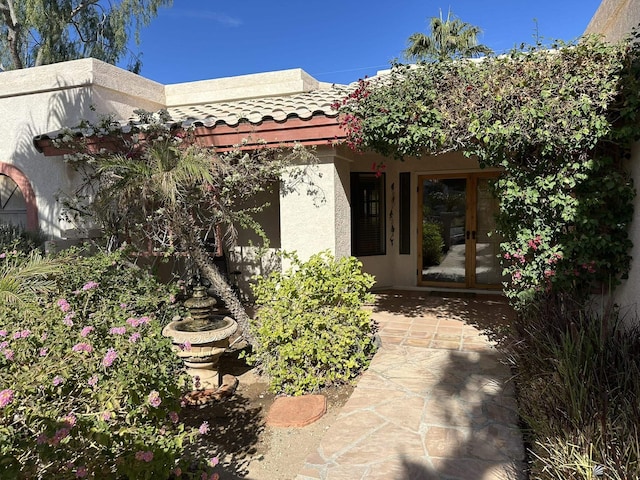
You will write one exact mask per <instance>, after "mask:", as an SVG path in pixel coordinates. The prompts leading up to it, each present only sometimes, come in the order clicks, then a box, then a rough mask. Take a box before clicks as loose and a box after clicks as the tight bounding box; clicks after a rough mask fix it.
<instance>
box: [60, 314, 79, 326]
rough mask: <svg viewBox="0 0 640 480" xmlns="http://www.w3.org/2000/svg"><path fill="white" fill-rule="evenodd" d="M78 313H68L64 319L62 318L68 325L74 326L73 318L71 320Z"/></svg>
mask: <svg viewBox="0 0 640 480" xmlns="http://www.w3.org/2000/svg"><path fill="white" fill-rule="evenodd" d="M75 316H76V314H75V313H74V312H71V313H67V314H66V315H65V316H64V320H62V323H64V324H65V325H66V326H67V327H73V320H71V319H72V318H73V317H75Z"/></svg>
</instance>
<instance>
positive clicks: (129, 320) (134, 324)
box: [127, 317, 140, 328]
mask: <svg viewBox="0 0 640 480" xmlns="http://www.w3.org/2000/svg"><path fill="white" fill-rule="evenodd" d="M127 323H128V324H129V325H131V326H132V327H134V328H135V327H137V326H138V325H140V320H138V319H137V318H133V317H129V318H127Z"/></svg>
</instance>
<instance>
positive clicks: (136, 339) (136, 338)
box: [129, 332, 140, 343]
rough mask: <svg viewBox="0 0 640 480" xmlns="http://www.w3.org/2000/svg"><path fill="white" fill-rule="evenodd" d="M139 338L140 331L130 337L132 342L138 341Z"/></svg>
mask: <svg viewBox="0 0 640 480" xmlns="http://www.w3.org/2000/svg"><path fill="white" fill-rule="evenodd" d="M138 340H140V334H139V333H138V332H136V333H134V334H133V335H131V336H130V337H129V341H130V342H131V343H136V342H137V341H138Z"/></svg>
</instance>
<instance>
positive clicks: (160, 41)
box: [133, 0, 600, 84]
mask: <svg viewBox="0 0 640 480" xmlns="http://www.w3.org/2000/svg"><path fill="white" fill-rule="evenodd" d="M599 4H600V0H450V1H449V2H448V3H438V2H435V1H432V0H422V1H420V0H406V1H405V0H395V1H393V0H384V1H380V0H369V1H364V0H357V1H353V0H320V1H317V2H303V1H300V0H297V1H293V0H291V1H289V0H286V1H254V0H244V1H242V0H236V1H235V2H219V1H211V0H174V5H173V7H171V8H165V9H162V10H161V11H160V14H159V16H158V17H157V18H156V19H155V20H154V21H153V22H152V24H151V25H150V26H148V27H146V28H145V29H144V30H143V31H142V35H141V44H140V46H139V47H133V49H134V51H137V50H139V51H141V52H142V62H143V66H142V72H141V73H142V75H143V76H145V77H147V78H150V79H152V80H155V81H157V82H160V83H164V84H170V83H179V82H189V81H195V80H204V79H209V78H219V77H230V76H235V75H243V74H249V73H260V72H268V71H274V70H283V69H288V68H302V69H303V70H305V71H306V72H307V73H309V74H311V75H312V76H313V77H315V78H317V79H318V80H320V81H323V82H332V83H350V82H353V81H356V80H357V79H358V78H362V77H364V76H371V75H374V74H375V73H376V72H377V71H378V70H383V69H385V68H388V66H389V63H390V62H391V61H392V60H393V59H394V58H400V57H401V55H402V50H403V49H404V48H405V46H406V40H407V38H408V37H409V35H411V34H412V33H414V32H419V31H422V32H426V31H427V26H428V18H429V17H432V16H437V15H438V14H439V11H440V9H442V11H443V14H444V15H446V13H447V11H448V10H449V9H451V11H452V12H453V13H455V14H456V15H457V16H458V17H459V18H460V19H462V20H463V21H465V22H469V23H471V24H474V25H477V26H479V27H480V28H482V30H483V35H482V36H481V42H482V43H484V44H486V45H488V46H489V47H491V48H492V49H494V51H496V52H504V51H506V50H509V49H510V48H512V47H514V46H515V45H518V44H520V43H534V38H535V35H536V32H537V34H538V35H539V36H540V37H542V38H543V39H544V40H545V41H551V40H554V39H562V40H573V39H575V38H577V37H578V36H580V35H581V34H582V33H583V31H584V29H585V28H586V26H587V24H588V23H589V20H590V19H591V17H592V16H593V14H594V12H595V11H596V9H597V7H598V5H599ZM136 49H137V50H136Z"/></svg>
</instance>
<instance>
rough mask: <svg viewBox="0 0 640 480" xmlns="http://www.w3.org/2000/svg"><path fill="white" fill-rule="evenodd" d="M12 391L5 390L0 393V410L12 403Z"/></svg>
mask: <svg viewBox="0 0 640 480" xmlns="http://www.w3.org/2000/svg"><path fill="white" fill-rule="evenodd" d="M13 397H14V395H13V390H11V389H10V388H6V389H4V390H2V391H1V392H0V408H4V407H6V406H7V405H9V404H10V403H11V402H13Z"/></svg>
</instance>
